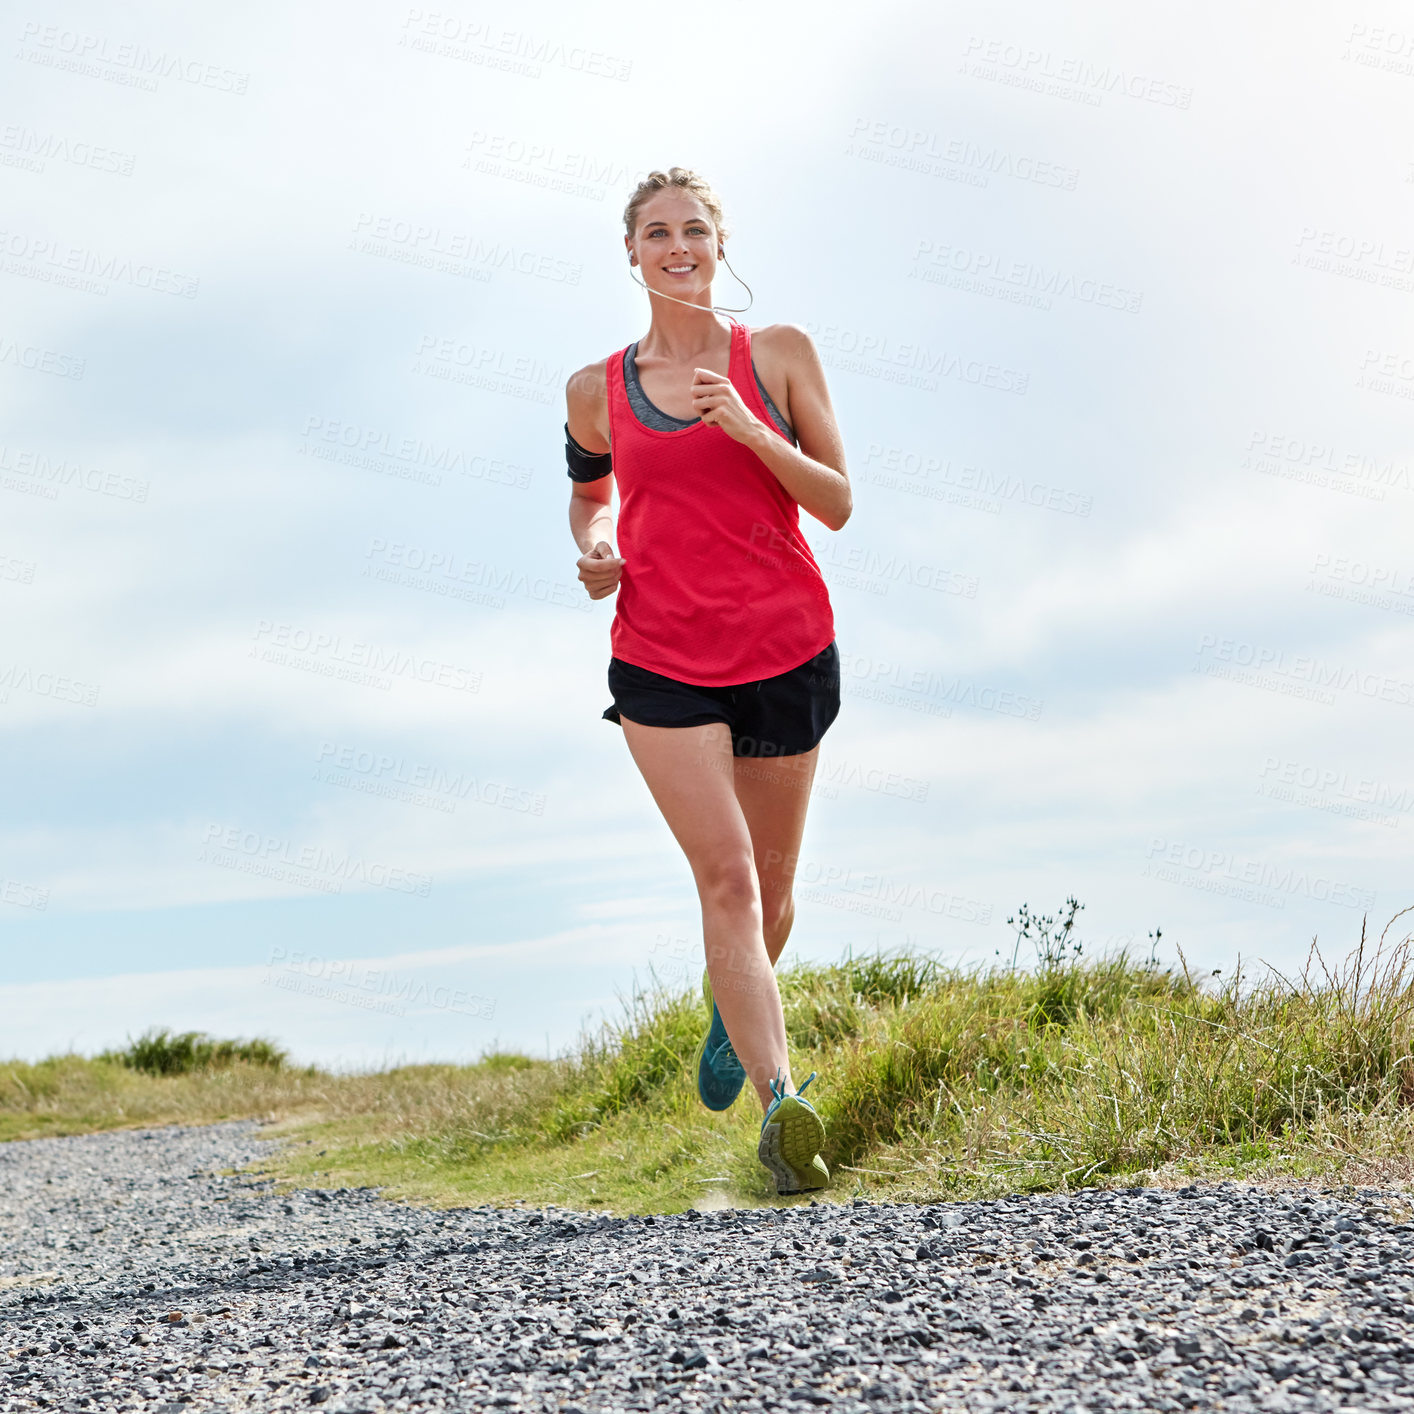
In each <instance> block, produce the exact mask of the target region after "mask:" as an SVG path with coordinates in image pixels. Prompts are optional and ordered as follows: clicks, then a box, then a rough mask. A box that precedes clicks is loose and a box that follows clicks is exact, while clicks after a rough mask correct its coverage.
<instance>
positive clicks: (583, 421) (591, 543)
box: [565, 362, 624, 599]
mask: <svg viewBox="0 0 1414 1414" xmlns="http://www.w3.org/2000/svg"><path fill="white" fill-rule="evenodd" d="M606 393H607V380H606V376H605V364H604V363H603V362H600V363H592V364H590V365H589V366H588V367H587V368H581V369H580V370H579V372H578V373H576V374H574V375H573V377H571V378H570V380H569V382H568V383H567V384H566V385H565V411H566V419H565V420H566V423H567V425H568V427H569V433H570V436H571V437H573V438H574V440H575V441H576V442H578V443H579V445H580V446H581V447H583V448H584V450H585V451H586V452H590V453H594V454H599V453H603V452H607V451H608V450H609V429H608V413H609V407H608V400H607V396H606ZM613 496H614V474H613V472H612V471H610V472H609V473H608V474H607V475H605V476H601V477H598V478H596V479H595V480H593V481H572V482H571V483H570V533H571V534H572V535H573V536H574V543H575V544H576V545H578V546H579V548H580V550H581V551H582V552H583V553H582V554H581V555H580V557H579V561H578V568H579V579H580V582H581V583H582V584H583V585H584V587H585V589H586V590H588V592H589V597H590V598H591V599H603V598H605V597H606V596H607V595H610V594H612V593H613V592H614V591H615V590H616V589H617V588H618V587H619V576H620V574H621V573H622V571H623V566H624V562H623V561H622V560H621V559H620V558H619V557H618V556H617V555H616V554H615V553H614V546H613V534H614V513H613V510H612V509H611V506H612V503H613Z"/></svg>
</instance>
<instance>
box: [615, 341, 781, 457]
mask: <svg viewBox="0 0 1414 1414" xmlns="http://www.w3.org/2000/svg"><path fill="white" fill-rule="evenodd" d="M637 355H638V340H637V339H635V340H634V341H633V343H631V344H630V345H629V346H628V348H626V349H625V350H624V392H625V393H626V394H627V395H628V403H629V406H630V407H631V408H632V409H633V411H634V415H635V416H636V417H637V418H638V420H639V421H640V422H642V423H643V424H644V426H645V427H651V428H653V429H654V430H655V431H658V432H675V431H677V430H678V428H680V427H691V426H693V425H694V424H695V423H697V422H700V421H701V420H702V419H701V418H697V417H674V416H673V415H672V413H669V412H664V411H663V410H662V408H660V407H655V406H654V405H653V404H652V403H650V402H649V401H648V395H647V394H646V393H645V392H644V391H643V384H641V383H640V382H639V381H638V362H637ZM751 374H752V377H754V378H755V379H756V386H757V388H758V389H759V390H760V393H761V399H762V401H763V402H764V403H765V404H766V411H767V412H769V413H770V414H771V420H772V421H773V422H774V423H775V424H776V426H777V427H779V428H780V429H781V431H782V432H784V433H785V435H786V436H787V437H789V438H790V441H791V445H792V446H796V445H798V444H797V442H796V440H795V433H794V431H793V430H792V429H791V425H790V423H788V422H787V421H786V420H785V418H784V417H782V416H781V410H780V409H779V408H778V407H777V406H776V405H775V403H773V402H772V401H771V395H770V394H769V393H768V392H767V391H766V385H765V384H764V383H762V381H761V375H760V374H759V373H757V372H756V360H755V359H752V361H751Z"/></svg>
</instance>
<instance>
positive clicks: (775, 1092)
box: [766, 1067, 817, 1100]
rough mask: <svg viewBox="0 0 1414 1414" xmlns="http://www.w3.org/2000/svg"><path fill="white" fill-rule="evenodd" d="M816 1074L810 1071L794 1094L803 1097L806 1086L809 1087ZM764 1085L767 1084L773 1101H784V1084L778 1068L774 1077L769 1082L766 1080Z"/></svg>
mask: <svg viewBox="0 0 1414 1414" xmlns="http://www.w3.org/2000/svg"><path fill="white" fill-rule="evenodd" d="M816 1074H817V1072H816V1071H813V1070H812V1071H811V1072H810V1074H809V1075H807V1076H806V1077H805V1079H804V1080H803V1081H802V1082H801V1083H800V1085H799V1086H797V1088H796V1092H795V1093H796V1094H797V1095H803V1094H804V1093H805V1087H806V1086H807V1085H809V1084H810V1082H811V1081H812V1080H814V1079H815V1076H816ZM766 1084H767V1087H768V1088H769V1089H770V1091H771V1096H772V1098H773V1099H776V1100H784V1099H785V1097H786V1082H785V1080H784V1078H783V1077H782V1075H781V1071H780V1068H779V1067H777V1069H776V1073H775V1075H774V1076H772V1078H771V1079H770V1080H768V1081H767V1082H766Z"/></svg>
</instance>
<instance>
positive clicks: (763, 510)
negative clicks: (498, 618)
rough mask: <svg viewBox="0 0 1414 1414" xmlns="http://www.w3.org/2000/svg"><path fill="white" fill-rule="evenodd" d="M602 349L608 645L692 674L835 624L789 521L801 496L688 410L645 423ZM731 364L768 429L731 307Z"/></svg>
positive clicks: (738, 672)
mask: <svg viewBox="0 0 1414 1414" xmlns="http://www.w3.org/2000/svg"><path fill="white" fill-rule="evenodd" d="M626 351H627V350H626V349H620V350H619V351H618V353H616V354H613V355H612V356H611V357H610V359H609V366H608V374H609V390H608V391H609V446H610V450H611V452H612V454H613V467H614V477H615V480H616V483H617V485H618V491H619V525H618V538H619V554H620V555H621V556H622V557H623V560H624V568H623V574H622V575H621V577H620V579H619V590H618V604H617V607H616V610H615V613H614V625H613V628H612V630H611V632H610V635H609V641H610V644H611V646H612V650H613V655H614V657H616V658H619V659H622V660H623V661H624V662H625V663H633V664H635V665H636V666H638V667H640V668H647V669H648V670H649V671H650V672H654V673H662V674H664V675H666V676H667V677H671V678H676V679H678V681H679V682H688V683H693V684H695V685H698V686H701V687H728V686H731V685H733V684H736V683H743V682H755V681H757V680H758V679H761V678H769V677H775V675H776V674H777V673H785V672H789V671H790V670H791V669H792V668H798V667H800V666H801V664H803V663H806V662H808V661H809V660H810V659H811V658H813V657H814V656H815V655H816V654H817V653H819V652H820V651H821V649H823V648H826V647H828V645H829V644H830V642H831V640H832V639H833V638H834V636H835V622H834V614H833V611H832V610H831V608H830V596H829V592H828V590H827V589H826V587H825V581H824V579H823V578H822V576H821V574H820V568H819V566H818V565H817V564H816V563H815V557H814V555H812V554H811V553H810V546H809V545H808V544H807V543H806V540H805V537H804V536H803V535H802V534H801V533H800V507H799V505H798V503H797V502H796V500H795V498H794V497H793V496H792V495H791V494H790V492H788V491H787V490H786V489H785V487H784V486H782V485H781V483H780V482H779V481H778V480H777V479H776V476H775V474H774V473H773V472H772V471H771V469H770V468H769V467H768V466H767V465H766V463H765V462H763V461H762V460H761V458H760V457H758V456H757V455H756V453H755V452H753V451H751V450H750V448H748V447H745V446H743V445H742V444H741V443H740V442H736V441H733V440H732V438H730V437H728V436H727V434H726V433H725V432H723V431H722V429H721V428H720V427H709V426H708V425H707V424H706V423H703V422H696V423H693V425H692V426H691V427H682V428H678V429H677V430H675V431H672V432H660V431H658V429H656V428H653V427H648V426H645V425H644V423H642V422H641V421H640V420H639V419H638V417H637V416H635V414H634V411H633V409H632V408H631V407H630V406H629V401H628V394H627V393H626V392H625V390H624V372H623V369H624V364H623V360H624V354H625V352H626ZM728 373H729V377H730V378H731V381H732V385H733V386H734V387H735V388H736V390H737V392H738V393H740V394H741V400H742V402H744V403H745V404H746V406H747V407H748V408H749V409H750V410H751V412H753V413H755V414H756V416H757V417H759V418H760V419H761V421H762V422H763V423H764V424H765V425H766V426H767V427H768V428H769V429H770V430H771V432H772V433H774V434H775V435H776V436H777V437H781V438H784V437H785V434H784V433H783V432H782V431H781V430H780V428H779V427H777V426H776V424H775V423H774V422H773V421H772V419H771V416H770V414H769V413H768V412H767V410H766V404H765V401H764V400H763V399H762V397H761V394H760V392H759V391H758V390H757V387H756V379H755V376H754V373H753V369H752V365H751V332H750V330H749V329H748V328H747V327H746V325H745V324H738V323H737V322H736V320H733V321H732V347H731V362H730V365H729V370H728Z"/></svg>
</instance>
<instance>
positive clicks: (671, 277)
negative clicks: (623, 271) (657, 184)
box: [624, 189, 718, 299]
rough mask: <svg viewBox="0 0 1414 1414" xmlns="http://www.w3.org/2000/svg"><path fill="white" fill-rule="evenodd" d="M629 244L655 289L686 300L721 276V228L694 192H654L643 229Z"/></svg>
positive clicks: (641, 218)
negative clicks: (718, 272)
mask: <svg viewBox="0 0 1414 1414" xmlns="http://www.w3.org/2000/svg"><path fill="white" fill-rule="evenodd" d="M624 244H625V245H626V246H627V247H628V250H629V253H630V254H631V255H632V256H634V257H635V262H636V264H637V265H638V266H639V268H640V269H641V270H642V272H643V281H644V283H645V284H646V285H648V286H649V288H650V289H654V290H661V291H662V292H663V293H665V294H672V295H676V296H677V297H678V298H679V299H684V298H686V297H687V296H688V295H690V294H695V293H697V292H698V291H701V290H705V289H707V288H708V287H709V286H710V285H711V283H712V277H713V276H714V275H715V274H716V273H717V247H718V240H717V228H716V226H714V225H713V224H712V217H711V216H710V215H709V214H708V211H707V208H706V207H705V206H703V204H702V203H701V201H699V200H698V198H697V197H695V196H693V195H692V193H691V192H686V191H683V190H681V189H678V190H667V191H660V192H655V193H654V194H653V195H652V196H651V197H649V199H648V200H647V201H645V202H644V203H643V205H642V206H641V207H639V209H638V229H637V231H636V232H635V234H634V235H633V236H631V237H630V236H625V237H624Z"/></svg>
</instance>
